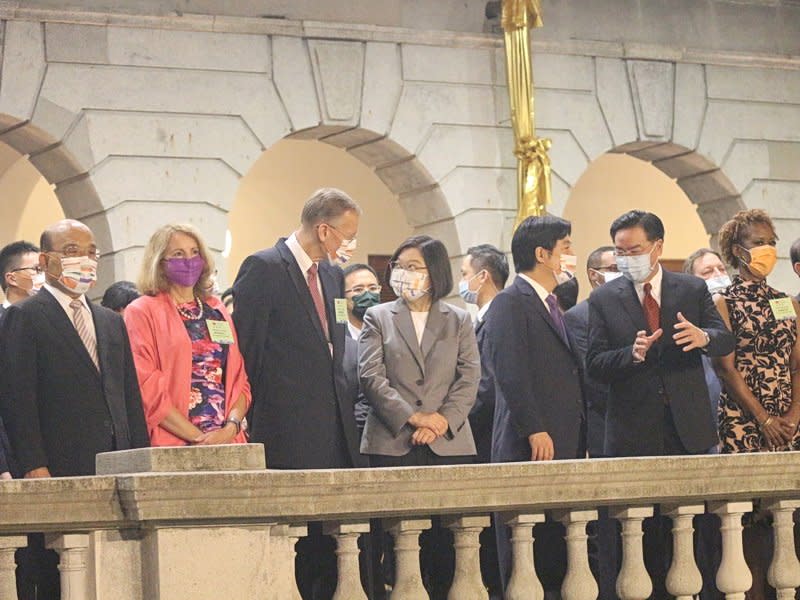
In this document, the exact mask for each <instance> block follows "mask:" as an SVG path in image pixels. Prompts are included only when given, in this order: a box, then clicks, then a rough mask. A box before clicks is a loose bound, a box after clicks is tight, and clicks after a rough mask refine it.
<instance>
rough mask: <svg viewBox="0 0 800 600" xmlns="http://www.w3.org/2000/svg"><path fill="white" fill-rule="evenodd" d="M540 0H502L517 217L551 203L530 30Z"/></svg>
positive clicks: (539, 211)
mask: <svg viewBox="0 0 800 600" xmlns="http://www.w3.org/2000/svg"><path fill="white" fill-rule="evenodd" d="M541 14H542V8H541V0H503V17H502V22H503V31H504V32H505V47H506V72H507V74H508V97H509V101H510V104H511V126H512V128H513V130H514V142H515V143H514V154H515V155H516V157H517V220H516V224H515V227H516V226H517V225H519V224H520V223H521V222H522V221H523V220H525V219H526V218H527V217H530V216H532V215H534V216H537V215H543V214H545V211H546V208H545V207H546V206H547V205H548V204H550V200H551V192H550V157H549V156H548V155H547V151H548V150H549V149H550V144H551V142H550V140H548V139H542V138H538V137H536V126H535V124H536V121H535V111H534V102H533V69H532V66H531V42H530V32H531V29H532V28H534V27H541V26H542V18H541Z"/></svg>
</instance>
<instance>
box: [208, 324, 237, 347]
mask: <svg viewBox="0 0 800 600" xmlns="http://www.w3.org/2000/svg"><path fill="white" fill-rule="evenodd" d="M206 325H207V326H208V335H209V336H210V337H211V341H212V342H216V343H217V344H232V343H233V331H231V326H230V325H229V324H228V322H227V321H212V320H211V319H207V320H206Z"/></svg>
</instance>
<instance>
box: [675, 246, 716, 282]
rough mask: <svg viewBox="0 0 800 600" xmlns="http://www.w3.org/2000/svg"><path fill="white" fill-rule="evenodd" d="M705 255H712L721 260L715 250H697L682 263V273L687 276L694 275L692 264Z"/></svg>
mask: <svg viewBox="0 0 800 600" xmlns="http://www.w3.org/2000/svg"><path fill="white" fill-rule="evenodd" d="M706 254H713V255H714V256H716V257H717V258H718V259H720V260H722V256H720V254H719V252H717V251H716V250H712V249H711V248H699V249H697V250H695V251H694V252H692V253H691V254H690V255H689V257H688V258H687V259H686V260H685V261H684V262H683V272H684V273H688V274H689V275H694V263H695V262H696V261H697V260H698V259H700V258H703V257H704V256H705V255H706Z"/></svg>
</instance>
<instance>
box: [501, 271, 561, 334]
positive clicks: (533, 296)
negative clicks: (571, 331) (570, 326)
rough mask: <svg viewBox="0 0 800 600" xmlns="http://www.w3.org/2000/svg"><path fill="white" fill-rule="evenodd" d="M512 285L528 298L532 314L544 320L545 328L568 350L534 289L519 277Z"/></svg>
mask: <svg viewBox="0 0 800 600" xmlns="http://www.w3.org/2000/svg"><path fill="white" fill-rule="evenodd" d="M514 284H515V285H516V286H517V289H518V290H519V291H520V292H522V293H523V294H525V295H526V296H530V304H531V306H532V307H533V310H534V312H537V313H539V316H540V317H541V318H542V319H543V320H544V322H545V323H547V326H548V327H549V328H550V329H551V330H552V331H553V333H555V334H556V337H557V338H558V340H559V341H560V342H561V343H562V344H564V346H566V347H567V348H569V345H568V344H567V342H566V341H565V340H564V338H563V337H561V332H560V331H559V330H558V327H556V324H555V323H553V318H552V317H551V316H550V311H549V310H547V308H546V307H545V305H544V302H542V299H541V298H540V297H539V294H538V293H537V292H536V290H535V289H533V287H532V286H531V284H529V283H528V282H527V281H525V280H524V279H522V278H521V277H517V278H516V279H515V280H514Z"/></svg>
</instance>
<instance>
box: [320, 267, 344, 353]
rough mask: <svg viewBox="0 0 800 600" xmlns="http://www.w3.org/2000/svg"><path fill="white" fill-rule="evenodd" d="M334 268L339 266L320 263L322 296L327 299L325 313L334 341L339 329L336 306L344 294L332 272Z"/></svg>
mask: <svg viewBox="0 0 800 600" xmlns="http://www.w3.org/2000/svg"><path fill="white" fill-rule="evenodd" d="M332 268H334V269H335V268H338V267H331V266H330V265H326V264H323V263H319V276H320V281H321V282H322V297H323V299H324V301H325V314H326V315H327V316H328V327H329V331H328V334H329V335H330V337H331V341H333V338H334V337H335V334H336V331H337V327H336V325H337V323H336V306H335V302H336V298H339V297H342V296H343V294H342V290H340V289H338V288H339V286H337V285H336V279H335V278H334V276H333V273H331V269H332Z"/></svg>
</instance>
